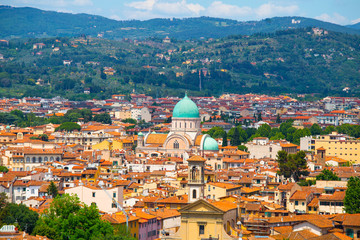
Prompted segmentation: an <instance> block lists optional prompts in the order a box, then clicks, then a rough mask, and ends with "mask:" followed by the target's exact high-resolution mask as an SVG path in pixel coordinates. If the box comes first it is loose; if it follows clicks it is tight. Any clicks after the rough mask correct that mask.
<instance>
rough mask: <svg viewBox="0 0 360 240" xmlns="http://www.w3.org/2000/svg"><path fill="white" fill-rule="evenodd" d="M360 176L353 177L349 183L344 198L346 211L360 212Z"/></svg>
mask: <svg viewBox="0 0 360 240" xmlns="http://www.w3.org/2000/svg"><path fill="white" fill-rule="evenodd" d="M359 197H360V178H358V177H351V178H350V179H349V181H348V183H347V189H346V193H345V199H344V207H345V212H347V213H351V214H354V213H360V201H359Z"/></svg>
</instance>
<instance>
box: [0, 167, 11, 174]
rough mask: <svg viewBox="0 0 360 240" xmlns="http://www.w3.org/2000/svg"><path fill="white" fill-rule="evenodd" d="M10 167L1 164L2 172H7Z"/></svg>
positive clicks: (0, 169) (0, 170)
mask: <svg viewBox="0 0 360 240" xmlns="http://www.w3.org/2000/svg"><path fill="white" fill-rule="evenodd" d="M8 171H9V169H8V168H7V167H5V166H0V172H3V173H7V172H8Z"/></svg>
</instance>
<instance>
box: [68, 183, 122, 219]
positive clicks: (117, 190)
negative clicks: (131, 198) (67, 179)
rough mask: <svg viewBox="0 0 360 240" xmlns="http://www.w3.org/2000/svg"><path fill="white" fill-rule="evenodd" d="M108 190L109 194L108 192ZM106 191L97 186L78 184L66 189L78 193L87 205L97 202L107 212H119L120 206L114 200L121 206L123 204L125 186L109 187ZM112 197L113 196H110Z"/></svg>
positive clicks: (71, 192)
mask: <svg viewBox="0 0 360 240" xmlns="http://www.w3.org/2000/svg"><path fill="white" fill-rule="evenodd" d="M106 192H107V193H108V194H109V195H110V196H108V194H106ZM106 192H105V191H104V190H103V189H101V188H98V187H95V186H90V185H88V186H77V187H73V188H69V189H65V193H67V194H76V195H77V196H78V197H79V199H80V201H81V202H83V203H85V204H86V205H89V206H90V205H91V204H95V205H96V206H97V207H98V209H99V210H100V211H103V212H106V213H115V212H118V211H119V210H118V208H117V206H116V204H115V203H114V201H113V200H115V201H116V202H118V203H119V204H120V205H121V206H122V204H123V187H122V186H121V187H113V188H107V189H106ZM110 197H111V198H110Z"/></svg>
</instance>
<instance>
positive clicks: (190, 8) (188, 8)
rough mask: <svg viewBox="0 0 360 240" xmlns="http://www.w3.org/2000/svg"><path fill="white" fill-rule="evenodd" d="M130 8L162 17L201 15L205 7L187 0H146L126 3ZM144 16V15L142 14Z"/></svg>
mask: <svg viewBox="0 0 360 240" xmlns="http://www.w3.org/2000/svg"><path fill="white" fill-rule="evenodd" d="M125 5H126V6H128V7H130V8H134V9H136V10H138V11H139V10H140V11H143V12H144V13H145V14H146V15H147V16H149V15H157V16H162V17H164V16H165V17H169V16H182V17H183V16H199V15H200V12H202V11H204V10H205V8H204V7H203V6H201V5H200V4H198V3H195V4H194V3H187V1H186V0H180V1H162V0H145V1H137V2H132V3H128V4H125ZM142 17H143V16H142Z"/></svg>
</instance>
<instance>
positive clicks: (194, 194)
mask: <svg viewBox="0 0 360 240" xmlns="http://www.w3.org/2000/svg"><path fill="white" fill-rule="evenodd" d="M192 198H193V199H196V198H197V197H196V190H195V189H194V190H193V194H192Z"/></svg>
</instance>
